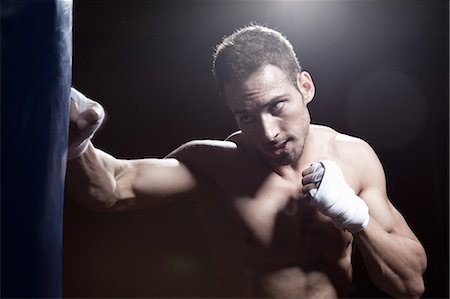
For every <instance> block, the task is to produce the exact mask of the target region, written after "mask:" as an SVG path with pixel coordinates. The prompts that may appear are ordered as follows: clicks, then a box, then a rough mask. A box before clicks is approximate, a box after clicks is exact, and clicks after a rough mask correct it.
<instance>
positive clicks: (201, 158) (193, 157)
mask: <svg viewBox="0 0 450 299" xmlns="http://www.w3.org/2000/svg"><path fill="white" fill-rule="evenodd" d="M237 148H238V146H237V144H236V143H235V142H232V141H228V140H226V141H221V140H209V139H208V140H193V141H189V142H187V143H185V144H183V145H181V146H180V147H178V148H177V149H176V150H174V151H173V152H171V153H170V154H169V155H167V156H166V158H175V159H177V160H178V161H180V162H181V163H183V164H185V165H186V166H188V167H189V168H190V169H192V170H193V171H197V172H200V173H201V174H203V175H207V176H214V173H216V172H217V170H219V169H222V168H224V167H225V166H226V165H227V164H230V163H231V162H232V161H234V160H235V157H236V154H237Z"/></svg>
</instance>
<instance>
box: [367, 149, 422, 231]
mask: <svg viewBox="0 0 450 299" xmlns="http://www.w3.org/2000/svg"><path fill="white" fill-rule="evenodd" d="M363 155H364V157H363V158H364V159H363V160H361V161H365V163H364V164H363V165H362V167H363V168H364V169H361V172H360V173H361V174H362V175H361V178H362V179H361V191H360V193H359V196H360V197H361V198H362V199H363V200H364V201H365V202H366V204H367V205H368V207H369V214H370V217H371V219H373V220H374V221H376V222H377V223H378V224H379V225H380V226H381V227H382V228H383V229H384V230H385V231H386V232H388V233H396V234H399V235H403V236H407V237H411V238H415V236H414V234H413V232H412V231H411V230H410V228H409V226H408V225H407V223H406V221H405V219H404V218H403V216H402V215H401V214H400V212H399V211H398V210H397V209H396V208H395V207H394V205H393V204H392V203H391V201H390V200H389V198H388V195H387V191H386V176H385V173H384V170H383V167H382V165H381V162H380V160H379V159H378V157H377V155H376V154H375V152H374V151H373V149H372V148H371V147H370V146H369V145H367V144H366V145H365V149H364V152H363Z"/></svg>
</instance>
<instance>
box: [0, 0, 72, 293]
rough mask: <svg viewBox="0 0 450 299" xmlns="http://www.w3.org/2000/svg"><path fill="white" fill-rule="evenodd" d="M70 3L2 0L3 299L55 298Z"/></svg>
mask: <svg viewBox="0 0 450 299" xmlns="http://www.w3.org/2000/svg"><path fill="white" fill-rule="evenodd" d="M71 79H72V1H71V0H64V1H61V0H53V1H50V0H44V1H36V2H33V1H7V0H6V1H2V4H1V137H2V140H1V178H2V185H1V297H2V298H4V297H8V298H10V297H22V298H23V297H28V298H30V297H33V298H39V297H41V298H42V297H46V298H49V297H51V298H55V297H60V296H61V249H62V248H61V247H62V221H63V193H64V176H65V168H66V154H67V142H68V123H69V95H70V86H71Z"/></svg>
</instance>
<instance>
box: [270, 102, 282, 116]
mask: <svg viewBox="0 0 450 299" xmlns="http://www.w3.org/2000/svg"><path fill="white" fill-rule="evenodd" d="M283 106H284V101H278V102H275V103H272V104H271V105H270V106H269V112H270V113H272V114H277V113H279V112H281V110H282V109H283Z"/></svg>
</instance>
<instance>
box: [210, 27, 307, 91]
mask: <svg viewBox="0 0 450 299" xmlns="http://www.w3.org/2000/svg"><path fill="white" fill-rule="evenodd" d="M213 57H214V61H213V74H214V77H215V78H216V81H217V84H218V87H219V90H220V92H221V93H222V94H223V89H224V85H225V83H227V82H231V81H233V80H237V81H241V80H244V79H245V78H247V77H248V76H249V75H251V74H252V73H254V72H255V71H258V70H260V69H261V68H262V67H264V66H266V65H269V64H271V65H274V66H276V67H278V68H280V69H281V70H282V71H283V73H284V74H285V75H286V78H287V79H288V80H289V81H290V82H291V83H292V84H293V85H294V86H297V85H296V81H297V74H298V73H300V72H301V66H300V63H299V61H298V59H297V55H296V54H295V52H294V48H293V47H292V44H291V43H290V42H289V41H288V40H287V38H286V37H285V36H283V35H282V34H281V33H280V32H278V31H276V30H273V29H270V28H267V27H264V26H261V25H256V24H250V25H248V26H246V27H243V28H240V29H238V30H236V31H235V32H234V33H232V34H231V35H229V36H226V37H224V38H223V40H222V42H221V43H220V44H218V45H217V46H216V48H215V51H214V55H213Z"/></svg>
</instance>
